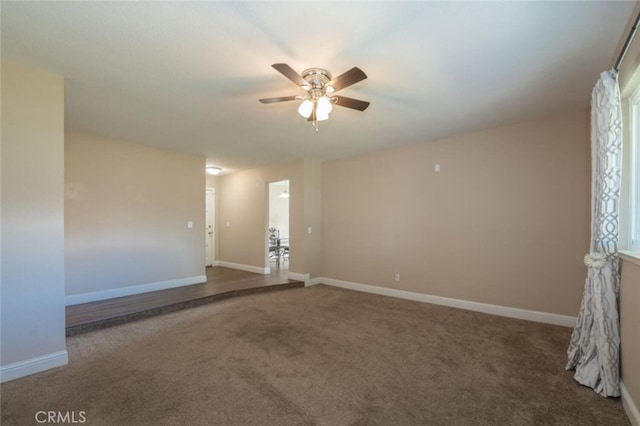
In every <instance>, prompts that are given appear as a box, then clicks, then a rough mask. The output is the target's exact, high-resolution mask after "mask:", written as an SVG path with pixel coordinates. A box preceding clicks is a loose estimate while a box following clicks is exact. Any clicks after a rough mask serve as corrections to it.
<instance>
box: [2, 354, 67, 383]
mask: <svg viewBox="0 0 640 426" xmlns="http://www.w3.org/2000/svg"><path fill="white" fill-rule="evenodd" d="M68 363H69V354H68V353H67V351H66V350H65V351H59V352H53V353H50V354H47V355H42V356H38V357H35V358H30V359H26V360H24V361H18V362H14V363H12V364H7V365H3V366H1V367H0V383H4V382H8V381H9V380H14V379H19V378H20V377H24V376H28V375H30V374H35V373H39V372H41V371H44V370H49V369H50V368H56V367H61V366H63V365H67V364H68Z"/></svg>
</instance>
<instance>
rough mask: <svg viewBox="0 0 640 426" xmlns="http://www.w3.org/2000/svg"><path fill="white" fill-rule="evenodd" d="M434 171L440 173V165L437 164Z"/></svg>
mask: <svg viewBox="0 0 640 426" xmlns="http://www.w3.org/2000/svg"><path fill="white" fill-rule="evenodd" d="M433 170H434V171H435V172H436V173H438V172H439V171H440V163H436V165H435V166H434V167H433Z"/></svg>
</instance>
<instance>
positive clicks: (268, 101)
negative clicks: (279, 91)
mask: <svg viewBox="0 0 640 426" xmlns="http://www.w3.org/2000/svg"><path fill="white" fill-rule="evenodd" d="M303 98H304V97H303V96H280V97H278V98H265V99H258V100H259V101H260V102H262V103H263V104H274V103H276V102H287V101H296V100H300V99H303Z"/></svg>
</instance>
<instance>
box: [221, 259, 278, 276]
mask: <svg viewBox="0 0 640 426" xmlns="http://www.w3.org/2000/svg"><path fill="white" fill-rule="evenodd" d="M216 263H217V266H222V267H224V268H231V269H238V270H240V271H246V272H254V273H256V274H268V273H269V272H271V270H270V269H269V268H265V267H260V266H252V265H242V264H240V263H232V262H225V261H223V260H218V261H217V262H216Z"/></svg>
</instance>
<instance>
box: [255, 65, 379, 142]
mask: <svg viewBox="0 0 640 426" xmlns="http://www.w3.org/2000/svg"><path fill="white" fill-rule="evenodd" d="M271 66H272V67H273V68H275V69H276V70H277V71H279V72H280V73H281V74H282V75H284V76H285V77H287V78H288V79H289V80H291V81H292V82H294V83H295V84H296V85H298V86H300V88H301V89H303V90H306V91H307V94H306V95H302V96H300V95H299V96H281V97H277V98H266V99H259V101H260V102H262V103H263V104H272V103H276V102H287V101H300V100H301V101H302V103H301V104H300V106H299V107H298V113H300V115H302V116H303V117H304V118H306V119H307V121H311V122H312V123H313V125H314V127H315V128H316V131H318V121H323V120H327V119H328V118H329V113H330V112H331V110H332V109H333V104H335V105H339V106H341V107H346V108H351V109H355V110H358V111H364V110H365V109H367V107H368V106H369V102H366V101H361V100H359V99H353V98H347V97H346V96H337V95H334V93H335V92H337V91H338V90H341V89H344V88H345V87H349V86H351V85H352V84H355V83H357V82H359V81H362V80H364V79H365V78H367V75H366V74H365V73H364V72H363V71H362V70H361V69H360V68H358V67H353V68H351V69H350V70H349V71H347V72H345V73H343V74H340V75H339V76H337V77H336V78H333V79H332V78H331V74H330V73H329V71H327V70H325V69H323V68H309V69H307V70H304V71H303V72H302V74H298V73H297V72H295V71H294V69H293V68H291V67H290V66H289V65H287V64H273V65H271Z"/></svg>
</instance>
